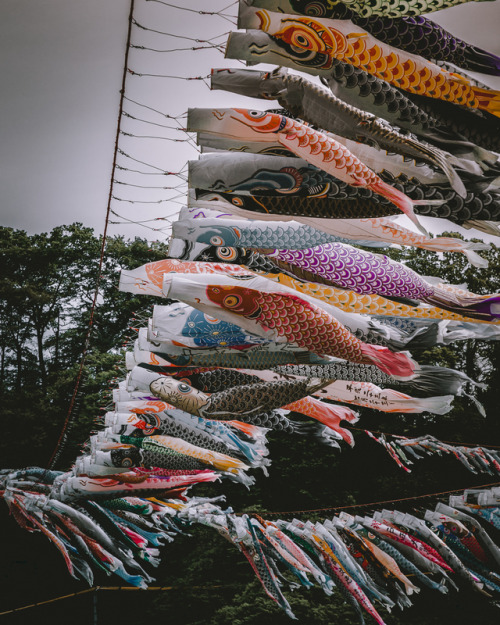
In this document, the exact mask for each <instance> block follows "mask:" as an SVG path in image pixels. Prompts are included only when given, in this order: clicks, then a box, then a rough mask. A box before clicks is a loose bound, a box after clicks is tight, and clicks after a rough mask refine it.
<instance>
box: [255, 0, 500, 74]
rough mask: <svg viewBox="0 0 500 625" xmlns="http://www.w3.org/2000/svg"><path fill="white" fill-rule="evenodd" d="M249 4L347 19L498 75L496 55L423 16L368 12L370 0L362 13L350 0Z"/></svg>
mask: <svg viewBox="0 0 500 625" xmlns="http://www.w3.org/2000/svg"><path fill="white" fill-rule="evenodd" d="M250 4H252V5H254V6H258V7H260V8H262V9H269V10H271V11H277V10H279V11H281V12H283V13H298V14H300V15H310V16H311V17H328V18H330V19H341V20H351V22H352V23H353V24H356V25H357V26H361V28H364V29H365V30H366V31H368V32H369V33H370V34H371V35H373V36H374V37H376V38H377V39H379V40H380V41H383V42H384V43H388V44H389V45H391V46H394V47H395V48H399V49H400V50H405V51H406V52H410V53H411V54H416V55H418V56H423V57H424V58H425V59H428V60H429V61H448V62H450V63H453V64H454V65H458V66H459V67H462V68H464V69H469V70H471V71H474V72H483V73H484V74H493V75H498V74H499V73H500V58H499V57H498V56H495V55H494V54H491V53H490V52H487V51H486V50H482V49H481V48H477V47H476V46H472V45H471V44H469V43H467V42H466V41H463V40H462V39H460V38H459V37H455V36H454V35H453V34H452V33H450V32H448V31H447V30H445V29H444V28H443V27H442V26H439V25H438V24H436V23H435V22H432V21H431V20H430V19H428V18H426V17H424V16H415V17H413V16H411V17H410V16H407V15H403V16H402V17H395V18H394V17H387V15H370V16H368V15H367V14H366V7H367V6H368V5H369V4H370V3H363V6H364V8H365V13H364V14H363V15H361V14H360V13H359V12H358V11H356V7H359V6H360V4H356V3H353V4H352V6H351V4H350V3H349V2H346V3H342V2H336V3H329V2H328V3H327V2H316V1H315V0H314V1H311V0H253V1H252V2H250ZM406 6H408V4H407V5H406ZM442 8H444V6H443V7H442ZM425 12H426V13H428V12H429V11H425ZM414 15H417V14H414Z"/></svg>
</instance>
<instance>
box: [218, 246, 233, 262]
mask: <svg viewBox="0 0 500 625" xmlns="http://www.w3.org/2000/svg"><path fill="white" fill-rule="evenodd" d="M217 256H218V257H219V258H220V259H221V260H226V261H231V260H235V259H236V256H237V252H236V250H235V248H234V247H221V248H219V249H218V250H217Z"/></svg>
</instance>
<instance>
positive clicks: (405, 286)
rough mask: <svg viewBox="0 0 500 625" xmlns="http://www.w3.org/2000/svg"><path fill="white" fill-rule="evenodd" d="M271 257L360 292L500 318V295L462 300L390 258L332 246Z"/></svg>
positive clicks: (480, 316)
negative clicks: (401, 298)
mask: <svg viewBox="0 0 500 625" xmlns="http://www.w3.org/2000/svg"><path fill="white" fill-rule="evenodd" d="M268 256H270V257H271V258H277V259H279V260H282V261H285V262H286V263H288V264H290V265H291V266H292V265H293V266H298V267H303V268H304V269H306V270H308V271H310V272H311V273H313V274H317V275H319V276H320V277H323V278H325V279H327V280H329V281H331V282H333V283H334V284H335V285H336V286H340V287H341V288H345V289H351V290H353V291H355V292H357V293H377V294H379V295H384V296H388V297H403V298H408V299H413V300H419V301H423V302H427V303H429V304H432V305H434V306H439V307H441V308H444V309H446V310H451V311H452V312H458V313H460V314H462V315H467V316H469V317H471V318H479V319H486V320H493V319H497V318H499V317H500V296H489V297H488V296H480V295H478V296H475V297H460V296H459V295H454V294H452V293H451V292H449V291H447V290H445V289H443V288H442V287H439V286H434V285H431V284H430V283H429V282H427V281H426V280H424V279H423V278H421V277H420V276H419V275H418V274H417V273H415V272H414V271H412V270H411V269H408V268H407V267H405V266H404V265H402V264H401V263H398V262H395V261H393V260H390V259H389V258H387V257H386V256H381V255H376V254H372V253H370V252H364V251H363V250H358V249H356V248H354V247H352V246H349V245H342V244H340V243H329V244H326V245H322V246H318V247H316V248H312V249H310V250H276V251H273V252H269V253H268Z"/></svg>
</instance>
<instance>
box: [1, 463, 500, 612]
mask: <svg viewBox="0 0 500 625" xmlns="http://www.w3.org/2000/svg"><path fill="white" fill-rule="evenodd" d="M156 473H157V474H160V473H161V470H159V469H158V470H156ZM172 473H173V472H172ZM203 476H205V479H208V480H211V479H213V474H210V472H203V471H202V472H196V471H193V472H191V478H192V479H193V480H197V481H203ZM188 481H189V480H188V479H187V474H185V475H184V478H183V479H182V481H178V480H177V479H176V477H175V476H174V475H172V474H171V475H168V476H167V475H163V476H162V477H155V478H152V477H149V474H148V472H147V471H143V470H137V469H135V470H134V471H130V470H128V471H127V470H126V469H125V470H124V471H123V472H122V473H121V474H120V475H119V476H112V477H105V478H103V477H94V478H91V479H89V477H88V476H85V477H78V476H77V475H71V474H68V473H66V474H63V473H61V472H58V471H45V470H44V469H41V468H37V467H31V468H28V469H21V470H14V471H11V470H4V471H2V473H1V475H0V484H1V488H2V495H3V498H4V500H5V502H6V503H7V505H8V507H9V509H10V511H11V512H12V513H13V516H14V518H15V519H16V520H17V521H18V522H19V523H20V524H21V525H22V526H23V527H26V528H29V529H30V530H31V531H36V532H40V533H42V534H44V535H45V536H46V537H47V538H48V539H49V540H50V541H51V542H52V543H53V544H54V545H55V546H56V548H57V549H58V550H59V551H60V553H61V555H62V556H63V558H64V561H65V564H66V566H67V568H68V571H69V573H70V574H71V575H72V576H73V577H74V578H76V579H81V580H84V581H86V582H87V583H88V584H89V585H90V586H91V585H92V584H93V580H94V571H97V570H99V569H104V570H105V571H107V572H108V573H114V574H116V575H118V576H119V577H120V578H121V579H122V580H123V581H125V582H126V583H127V584H130V585H131V586H135V587H138V588H147V585H148V584H149V583H151V582H152V581H153V577H152V576H151V575H150V573H149V572H148V571H149V570H150V569H151V568H152V567H156V566H158V565H159V563H160V560H159V557H158V556H159V555H160V550H159V549H158V547H160V546H162V545H163V543H164V541H165V540H167V541H169V542H171V541H172V540H174V538H175V536H178V535H182V534H183V533H184V531H185V529H186V528H192V527H194V526H196V525H203V526H206V527H210V528H212V529H214V530H216V531H217V532H218V533H219V534H220V535H221V536H223V537H224V538H225V539H226V540H228V541H229V542H230V543H232V544H233V545H235V547H236V548H237V549H238V550H239V551H240V552H241V553H242V554H243V555H244V556H245V558H246V559H247V560H248V562H249V564H250V566H251V567H252V569H253V571H254V572H255V574H256V576H257V578H258V579H259V581H260V583H261V584H262V586H263V589H264V591H265V593H266V594H267V595H268V596H269V597H270V598H271V600H272V601H274V602H276V603H277V605H279V606H280V607H281V608H282V609H283V610H284V611H285V612H286V614H287V615H288V616H289V617H290V618H295V616H294V614H293V612H292V609H291V607H290V604H289V602H288V600H287V598H286V595H285V592H286V588H287V587H288V586H289V587H290V588H297V587H304V588H311V587H315V586H317V587H318V588H320V589H322V590H323V591H324V592H325V594H326V595H327V596H328V595H332V594H333V593H334V592H339V593H340V594H341V595H342V597H343V598H344V599H345V600H346V601H347V603H348V604H349V605H351V606H352V607H353V608H354V609H355V611H356V612H357V613H358V615H359V616H360V618H361V619H362V614H363V612H366V613H367V614H369V615H370V616H372V617H373V618H374V619H375V620H376V621H377V623H380V624H383V623H384V620H383V619H382V617H381V616H380V614H379V612H378V611H377V608H376V607H375V605H376V604H380V605H381V606H384V607H385V608H389V609H390V608H392V607H394V606H396V605H397V606H399V607H400V608H405V607H408V606H409V605H411V602H410V601H409V599H408V597H409V596H411V595H412V594H413V593H416V592H419V590H420V587H421V586H425V587H427V588H430V589H432V590H436V591H438V592H440V593H448V592H450V591H451V592H456V591H458V589H459V587H462V586H469V587H471V588H474V589H475V590H480V591H482V592H483V593H487V594H488V595H489V596H492V597H493V598H495V599H496V598H497V597H498V596H499V594H500V586H499V585H498V583H497V582H498V579H497V578H498V573H497V571H498V567H499V565H500V548H499V547H498V546H497V545H496V544H495V542H494V541H493V539H492V537H491V535H493V532H495V531H496V529H497V528H498V525H499V521H498V518H499V516H498V514H499V510H500V508H499V503H500V501H499V499H498V493H497V492H496V490H497V489H492V490H473V491H470V492H469V491H465V492H464V493H463V494H462V495H458V496H456V495H455V496H451V497H450V498H449V503H448V504H445V503H438V504H437V505H436V506H435V508H434V510H432V509H426V510H425V511H422V512H421V513H420V515H419V516H415V515H412V514H408V513H402V512H399V511H398V510H386V509H385V510H380V511H377V512H375V513H373V514H372V515H371V516H360V515H356V516H353V515H351V514H348V513H346V512H340V513H337V515H335V516H333V517H330V518H328V517H326V518H325V519H324V520H323V521H321V522H319V521H316V522H314V523H313V522H310V521H307V522H305V521H304V520H302V519H300V518H294V519H292V520H291V521H290V520H288V521H285V520H281V519H279V518H274V519H273V520H268V519H265V518H262V517H261V516H249V515H248V514H244V515H237V514H234V513H233V512H232V511H231V510H230V509H229V510H224V509H223V508H221V507H220V506H219V505H216V500H217V498H215V499H212V500H211V499H206V498H205V499H199V498H197V497H191V498H189V500H185V499H184V500H182V499H180V498H178V496H176V495H175V489H169V490H167V489H166V488H163V489H161V488H158V489H157V491H156V492H155V489H154V487H155V485H156V483H158V484H163V486H164V487H165V486H167V485H171V486H174V485H175V484H176V483H179V484H180V483H183V484H184V486H183V488H184V489H185V487H186V484H187V483H188ZM125 493H126V494H125ZM153 493H155V494H154V496H153V497H151V495H152V494H153ZM169 495H173V496H170V497H169ZM96 497H97V499H98V501H95V499H96ZM148 497H149V498H148ZM263 514H265V513H263ZM273 516H274V517H276V515H273ZM478 519H481V521H482V523H480V522H479V520H478ZM488 524H490V525H491V526H492V531H491V535H490V534H488V531H487V529H485V525H486V526H488ZM68 541H71V547H70V545H69V543H68ZM290 575H292V576H293V580H294V581H292V577H290ZM382 580H383V581H382ZM362 622H363V621H362Z"/></svg>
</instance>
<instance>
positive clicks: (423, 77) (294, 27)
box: [238, 4, 500, 116]
mask: <svg viewBox="0 0 500 625" xmlns="http://www.w3.org/2000/svg"><path fill="white" fill-rule="evenodd" d="M238 26H239V28H250V29H252V28H253V29H261V30H263V31H265V32H267V33H268V34H270V35H271V36H272V37H274V39H275V40H276V41H277V42H278V45H280V46H281V47H282V48H283V49H285V50H286V49H288V48H290V47H295V48H300V49H302V50H306V51H307V52H309V51H313V52H314V53H317V54H319V55H321V56H323V58H324V63H325V65H328V63H329V61H330V59H332V58H334V59H338V60H340V61H345V62H347V63H349V64H351V65H354V66H355V67H360V68H361V69H364V70H366V71H367V72H369V73H370V74H374V75H375V76H377V78H381V79H382V80H386V81H387V82H389V83H391V84H393V85H395V86H397V87H398V88H400V89H403V90H405V91H409V92H412V93H417V94H420V95H425V96H427V97H431V98H437V99H443V100H446V101H449V102H454V103H457V104H462V105H465V106H467V107H469V108H479V109H481V110H487V111H488V112H490V113H492V114H493V115H497V116H499V115H500V103H499V101H500V94H499V93H498V92H495V91H492V90H485V89H479V88H477V87H474V86H471V85H470V83H468V82H467V81H465V80H463V79H457V76H456V75H453V74H451V73H449V72H446V71H444V70H442V69H441V68H440V67H438V66H437V65H435V64H434V63H431V62H430V61H426V60H425V59H423V58H422V57H419V56H415V55H413V54H409V53H406V52H404V51H402V50H399V49H397V48H393V47H392V46H389V45H387V44H386V43H382V42H380V41H379V40H378V39H375V38H374V37H372V36H371V35H370V34H369V33H368V32H366V31H364V30H363V29H362V28H360V27H359V26H356V25H355V24H353V23H352V22H350V21H349V20H331V19H328V18H313V17H303V16H298V15H293V14H283V13H273V12H271V11H267V10H266V9H252V8H251V7H247V6H245V5H244V4H240V11H239V15H238ZM375 58H376V59H377V60H376V61H374V60H373V59H375Z"/></svg>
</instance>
